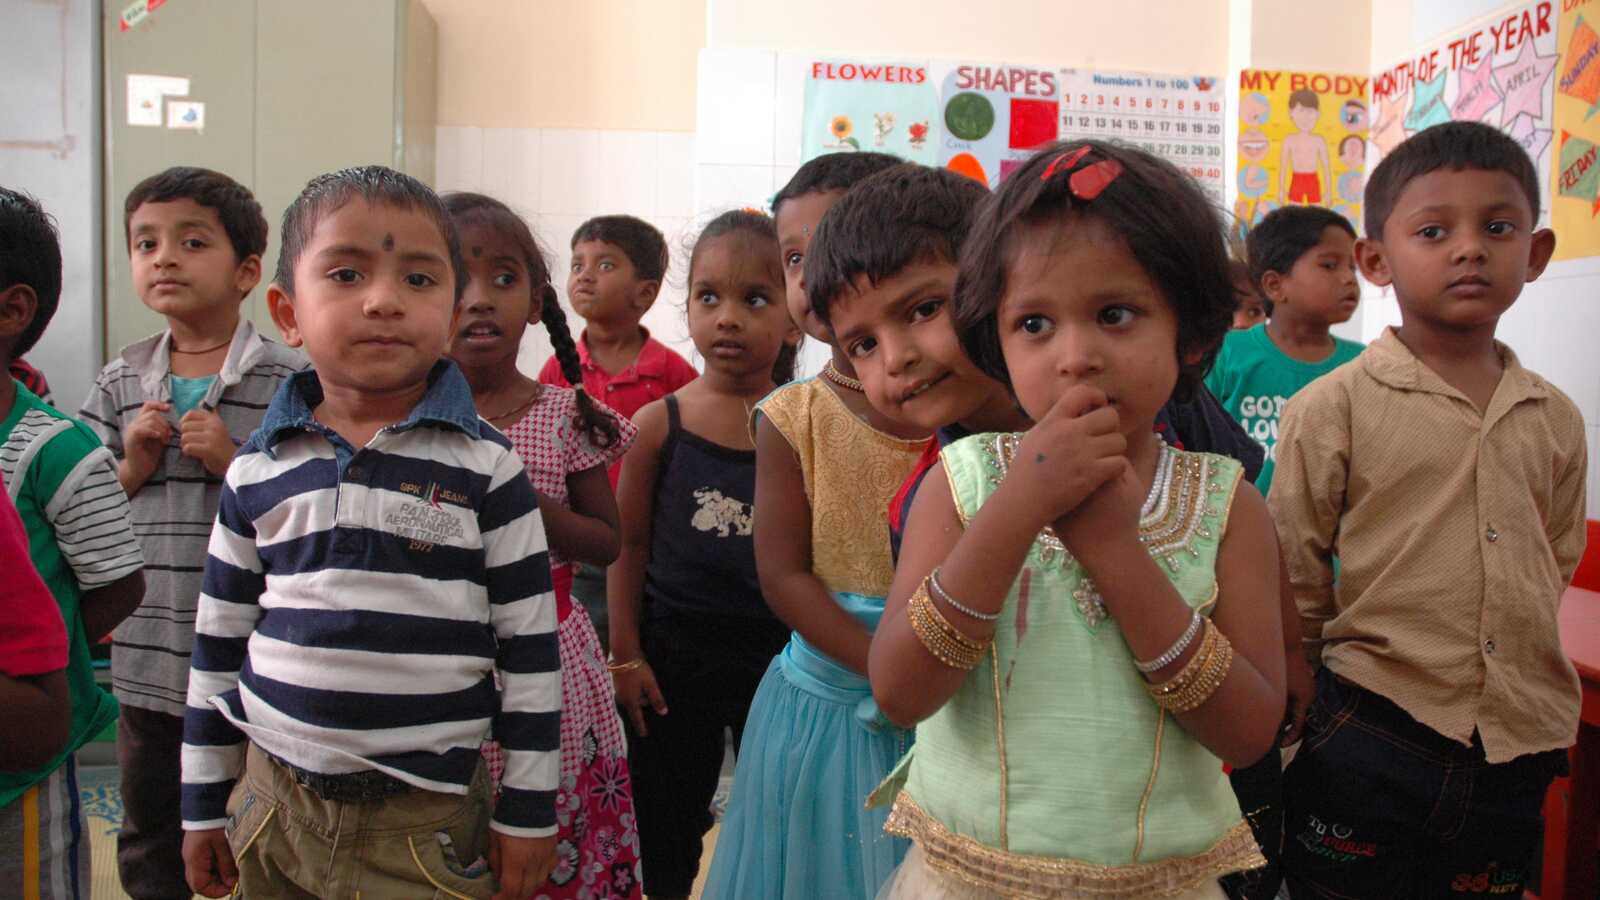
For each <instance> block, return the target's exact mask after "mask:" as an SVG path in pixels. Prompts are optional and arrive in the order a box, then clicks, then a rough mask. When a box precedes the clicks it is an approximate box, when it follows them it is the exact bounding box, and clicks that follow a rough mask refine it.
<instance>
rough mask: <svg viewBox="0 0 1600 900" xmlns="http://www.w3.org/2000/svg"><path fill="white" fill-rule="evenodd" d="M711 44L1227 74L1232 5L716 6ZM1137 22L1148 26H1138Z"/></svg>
mask: <svg viewBox="0 0 1600 900" xmlns="http://www.w3.org/2000/svg"><path fill="white" fill-rule="evenodd" d="M705 5H706V44H707V46H710V47H718V48H726V47H760V48H765V49H777V50H821V51H831V52H838V53H861V54H874V55H890V54H913V55H916V56H923V57H933V58H943V59H950V58H961V59H980V60H1001V61H1004V62H1015V63H1034V64H1039V65H1069V64H1077V65H1082V66H1087V67H1095V68H1103V69H1144V70H1152V71H1160V72H1173V71H1191V70H1192V71H1194V72H1197V73H1199V72H1215V73H1218V74H1221V73H1222V72H1223V70H1224V69H1225V68H1226V67H1227V61H1228V0H1137V2H1121V3H1090V2H1084V0H1015V2H1012V3H1008V4H1005V6H1004V10H1005V12H1004V13H1003V14H994V13H991V12H990V11H988V10H983V9H981V8H980V7H978V6H975V5H974V4H973V3H971V2H970V0H807V2H806V3H805V4H804V5H795V4H790V3H779V2H774V0H706V4H705ZM1130 18H1135V19H1137V22H1138V27H1134V28H1130V27H1129V20H1130Z"/></svg>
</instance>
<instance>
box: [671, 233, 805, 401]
mask: <svg viewBox="0 0 1600 900" xmlns="http://www.w3.org/2000/svg"><path fill="white" fill-rule="evenodd" d="M730 234H741V235H745V236H748V237H751V238H754V239H756V240H758V241H766V242H770V243H771V244H772V253H771V254H769V256H770V257H771V260H772V265H773V267H774V268H775V269H778V283H779V284H780V285H781V284H782V283H783V271H782V269H781V268H779V267H778V226H777V225H775V224H773V221H772V217H771V216H769V215H767V214H766V213H763V212H760V211H759V210H753V209H730V210H728V211H727V212H725V213H723V214H722V215H720V216H717V217H716V218H715V219H712V220H711V221H710V222H708V223H706V227H705V228H704V229H703V230H701V232H700V236H699V237H698V238H696V239H695V242H694V249H693V250H691V251H690V252H689V284H690V289H691V290H692V289H693V285H694V264H695V261H696V260H697V259H699V257H700V248H701V247H704V246H705V245H706V242H707V241H709V240H711V239H712V238H719V237H724V236H726V235H730ZM691 299H692V298H691ZM772 301H773V302H774V303H782V302H783V297H782V296H778V297H773V298H772ZM799 352H800V351H799V347H798V346H797V345H795V344H791V343H789V342H787V341H785V342H784V343H783V346H782V347H780V348H779V349H778V358H777V359H776V360H774V361H773V363H772V382H773V384H788V383H789V382H791V381H793V380H794V362H795V357H796V356H797V355H798V354H799Z"/></svg>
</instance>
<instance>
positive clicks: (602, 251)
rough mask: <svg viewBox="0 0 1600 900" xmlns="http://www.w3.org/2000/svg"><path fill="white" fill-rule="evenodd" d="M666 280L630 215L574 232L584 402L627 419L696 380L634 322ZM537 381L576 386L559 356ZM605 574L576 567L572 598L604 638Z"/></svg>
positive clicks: (652, 237)
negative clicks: (602, 405)
mask: <svg viewBox="0 0 1600 900" xmlns="http://www.w3.org/2000/svg"><path fill="white" fill-rule="evenodd" d="M666 277H667V240H666V238H664V237H662V236H661V232H660V231H657V230H656V228H655V226H653V225H651V224H650V223H648V222H645V221H643V220H641V219H635V218H634V217H633V216H600V217H598V218H594V219H590V220H589V221H587V222H585V223H583V224H582V225H579V226H578V230H577V231H575V232H573V233H572V270H571V272H570V273H569V274H568V276H567V299H568V301H570V302H571V303H572V308H573V310H574V311H576V312H577V314H578V315H579V316H581V317H582V318H583V320H584V329H583V333H582V334H581V335H579V336H578V367H579V369H580V370H581V371H582V375H583V377H582V384H581V385H579V386H581V387H582V388H583V389H584V390H586V391H587V392H588V393H589V396H591V397H594V398H596V399H598V400H601V401H603V402H604V403H605V404H606V405H607V406H609V407H611V408H612V409H613V410H616V411H617V412H618V413H619V414H621V415H622V416H623V417H625V418H629V419H631V418H633V414H634V413H636V412H638V411H639V409H640V408H641V407H643V406H644V405H645V404H646V403H652V402H654V401H656V400H659V399H661V398H662V397H664V396H666V395H667V394H670V393H672V392H673V391H675V390H677V389H678V388H681V387H683V386H684V385H686V384H688V383H689V382H691V381H693V380H694V379H695V376H696V375H697V374H698V373H697V372H695V369H694V366H691V365H689V363H688V362H686V361H685V360H684V358H683V357H681V356H679V355H678V354H676V353H674V352H672V351H671V350H669V349H668V348H667V346H666V345H665V344H663V343H661V342H660V341H658V340H656V339H655V338H653V337H651V336H650V332H649V331H648V330H647V329H645V328H644V327H642V326H641V325H640V324H639V320H640V319H641V318H643V317H644V314H645V313H647V312H649V311H650V307H651V305H653V304H654V303H655V302H656V296H657V295H658V294H660V293H661V281H662V279H664V278H666ZM539 381H540V382H542V383H544V384H554V385H558V386H560V387H573V386H574V385H575V384H576V382H574V381H573V380H572V374H571V373H569V372H567V371H565V368H564V366H563V364H562V362H561V358H560V356H559V355H558V356H554V357H551V358H550V360H549V361H548V362H546V363H545V364H544V368H543V369H541V370H539ZM621 472H622V460H621V458H620V457H618V458H617V459H616V461H615V462H613V463H612V464H611V467H610V468H609V469H608V470H607V474H608V475H609V476H610V478H611V489H612V490H613V491H615V490H616V488H617V476H618V475H620V474H621ZM605 576H606V573H605V569H604V568H603V567H599V566H591V565H581V564H580V565H579V566H578V567H577V569H576V571H575V572H574V579H573V585H572V596H573V597H575V598H577V600H578V602H580V603H582V604H583V607H584V609H585V610H587V611H588V613H589V617H590V618H591V619H593V620H594V626H595V628H596V629H597V630H598V631H599V633H600V641H601V644H602V645H604V644H605V643H606V642H607V640H608V637H607V631H608V629H607V625H606V615H607V613H606V580H605Z"/></svg>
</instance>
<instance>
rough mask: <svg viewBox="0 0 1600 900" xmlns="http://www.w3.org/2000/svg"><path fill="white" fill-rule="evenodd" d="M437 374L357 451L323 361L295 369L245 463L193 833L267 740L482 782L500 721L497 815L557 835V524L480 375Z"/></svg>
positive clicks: (206, 674) (290, 750) (422, 779)
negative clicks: (484, 413) (319, 408)
mask: <svg viewBox="0 0 1600 900" xmlns="http://www.w3.org/2000/svg"><path fill="white" fill-rule="evenodd" d="M429 380H430V384H429V388H428V391H427V394H426V395H425V396H424V397H423V399H422V401H421V402H420V403H419V404H418V405H417V407H416V408H415V409H413V411H412V413H411V415H410V416H409V417H408V418H407V419H405V420H404V421H402V422H399V423H396V424H394V425H390V426H388V427H386V428H384V429H383V430H381V431H379V432H378V434H377V435H376V436H375V437H373V439H372V440H371V442H369V443H368V444H367V445H366V446H365V447H361V448H355V447H352V446H351V445H350V444H348V443H347V442H345V441H344V440H343V439H342V438H340V437H339V436H338V435H337V434H335V433H334V432H332V431H330V430H328V429H327V428H325V427H324V426H322V425H320V424H319V423H317V422H316V421H315V420H314V419H313V418H312V415H311V410H312V408H313V407H315V406H316V404H317V403H318V402H320V400H321V385H320V383H319V382H318V380H317V377H316V374H315V373H314V372H302V373H299V374H296V375H294V376H292V377H291V378H290V379H289V380H288V381H287V382H286V383H285V384H284V386H283V388H282V389H280V390H279V392H278V394H277V396H276V397H275V398H274V399H273V401H272V405H271V407H270V408H269V409H268V411H267V416H266V419H265V420H264V421H263V422H262V425H261V428H260V429H259V430H258V431H257V432H256V433H255V435H254V436H252V437H251V439H250V441H249V442H248V443H246V444H245V446H244V447H243V448H241V449H240V451H239V454H238V456H236V457H235V458H234V461H233V465H232V466H230V467H229V469H228V474H227V478H226V479H225V484H224V486H223V491H222V500H221V505H220V507H219V509H218V513H217V523H216V527H215V529H214V530H213V533H212V537H211V545H210V552H209V558H208V559H207V560H206V569H205V579H204V585H203V588H202V592H201V595H200V608H199V614H198V618H197V621H196V635H195V645H194V656H193V665H192V669H191V671H190V676H189V696H188V711H187V713H186V715H185V718H184V747H183V801H182V804H183V819H184V827H185V828H188V829H206V828H220V827H222V825H223V823H224V820H225V818H226V815H225V812H224V807H225V805H226V802H227V797H228V793H229V791H230V790H231V789H232V786H233V782H234V781H235V779H237V778H238V776H239V774H240V771H241V770H242V768H243V763H244V749H245V742H246V740H247V739H248V740H249V741H250V742H253V743H255V744H257V745H258V746H260V747H261V748H262V749H264V750H266V751H267V752H268V753H271V754H273V755H275V756H277V757H280V758H282V759H284V760H286V761H288V762H289V763H291V764H293V765H295V766H297V767H300V768H303V769H307V770H310V771H313V772H320V773H326V774H340V773H348V772H357V771H363V770H369V769H377V770H380V771H383V772H386V773H388V774H390V775H392V776H394V777H396V778H399V779H401V780H403V781H406V782H408V783H410V784H412V785H415V786H417V787H419V788H422V789H425V790H431V791H441V792H448V793H465V792H466V790H467V786H468V784H469V783H470V781H471V778H472V776H473V772H474V769H475V767H476V766H477V764H478V757H479V744H480V743H481V741H482V740H483V739H484V737H485V736H487V735H489V734H491V733H492V735H493V737H494V738H495V739H496V740H498V741H499V742H500V744H501V746H502V747H504V748H505V751H506V769H505V777H504V780H503V793H502V794H501V796H500V799H499V802H498V803H497V804H496V807H495V817H494V822H493V826H492V827H494V828H495V829H496V830H499V831H502V832H505V833H508V834H513V835H519V836H525V837H537V836H544V835H549V834H553V833H554V832H555V825H556V823H555V790H556V782H557V773H558V768H559V767H558V756H559V749H560V740H559V735H560V720H559V717H560V707H561V678H560V654H559V650H558V648H557V641H556V634H555V627H556V614H555V601H554V598H553V594H552V593H551V589H550V567H549V558H548V554H547V550H546V545H545V536H544V526H543V522H542V520H541V518H540V516H539V511H538V505H537V501H536V497H535V494H534V491H533V488H532V486H531V485H530V484H529V482H528V478H527V476H526V475H525V474H524V473H523V464H522V461H521V460H520V459H519V458H518V457H517V455H516V453H515V452H514V451H513V450H512V449H511V445H510V442H509V441H507V440H506V438H505V437H504V436H503V435H501V434H500V433H499V432H498V431H496V430H495V429H494V428H493V427H491V426H490V425H489V424H488V423H486V422H484V421H483V420H481V419H479V418H478V417H477V414H476V412H475V411H474V408H473V405H472V394H471V391H470V390H469V389H468V387H467V383H466V379H465V378H463V377H462V375H461V373H460V372H459V370H457V369H456V368H455V366H454V364H452V363H449V362H441V363H440V364H439V365H437V366H436V367H435V368H434V370H433V372H432V374H431V375H430V378H429ZM496 673H498V676H499V679H500V682H501V689H500V691H499V693H498V695H497V692H496V688H495V675H496Z"/></svg>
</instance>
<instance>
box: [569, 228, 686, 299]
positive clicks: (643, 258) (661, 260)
mask: <svg viewBox="0 0 1600 900" xmlns="http://www.w3.org/2000/svg"><path fill="white" fill-rule="evenodd" d="M582 241H601V242H604V243H607V244H613V245H615V246H617V247H619V248H621V250H622V253H623V255H624V256H626V257H628V262H630V263H632V264H633V271H634V273H635V274H637V275H638V276H639V280H640V281H654V282H657V283H659V282H660V281H661V280H662V279H663V278H666V277H667V261H668V257H667V239H666V238H665V237H663V236H662V234H661V230H660V229H658V228H656V227H655V226H654V225H651V224H650V223H649V222H646V221H645V220H643V219H637V218H634V217H633V216H595V217H594V218H592V219H590V220H589V221H587V222H585V223H583V224H582V225H579V226H578V230H577V231H574V232H573V233H572V246H571V248H570V249H573V250H576V249H577V248H578V244H579V243H580V242H582Z"/></svg>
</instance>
